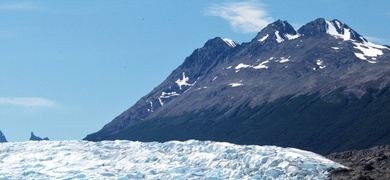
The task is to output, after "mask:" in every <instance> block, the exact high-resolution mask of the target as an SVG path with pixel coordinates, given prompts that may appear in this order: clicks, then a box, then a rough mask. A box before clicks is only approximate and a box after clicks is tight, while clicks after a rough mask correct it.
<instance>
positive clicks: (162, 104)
mask: <svg viewBox="0 0 390 180" xmlns="http://www.w3.org/2000/svg"><path fill="white" fill-rule="evenodd" d="M158 102H160V105H161V106H164V102H163V101H162V100H161V98H160V97H158Z"/></svg>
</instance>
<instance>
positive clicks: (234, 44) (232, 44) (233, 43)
mask: <svg viewBox="0 0 390 180" xmlns="http://www.w3.org/2000/svg"><path fill="white" fill-rule="evenodd" d="M222 40H223V41H225V43H226V44H227V45H229V46H230V47H236V46H237V43H236V42H234V41H233V40H231V39H228V38H222Z"/></svg>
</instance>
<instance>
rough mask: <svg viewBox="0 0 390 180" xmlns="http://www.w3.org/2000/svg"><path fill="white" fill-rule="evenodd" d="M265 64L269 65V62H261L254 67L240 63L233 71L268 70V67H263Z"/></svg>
mask: <svg viewBox="0 0 390 180" xmlns="http://www.w3.org/2000/svg"><path fill="white" fill-rule="evenodd" d="M267 63H269V60H266V61H263V62H261V63H259V64H258V65H255V66H252V65H248V64H244V63H240V64H238V65H237V66H236V67H235V68H234V69H236V72H238V71H239V70H240V69H243V68H253V69H268V66H266V65H265V64H267Z"/></svg>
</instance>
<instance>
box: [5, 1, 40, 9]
mask: <svg viewBox="0 0 390 180" xmlns="http://www.w3.org/2000/svg"><path fill="white" fill-rule="evenodd" d="M39 8H40V7H39V6H38V4H37V3H34V2H8V3H0V10H32V9H39Z"/></svg>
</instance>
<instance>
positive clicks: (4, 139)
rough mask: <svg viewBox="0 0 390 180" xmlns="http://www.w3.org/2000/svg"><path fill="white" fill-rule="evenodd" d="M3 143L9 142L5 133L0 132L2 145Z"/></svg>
mask: <svg viewBox="0 0 390 180" xmlns="http://www.w3.org/2000/svg"><path fill="white" fill-rule="evenodd" d="M2 142H8V141H7V139H6V138H5V136H4V134H3V132H1V131H0V143H2Z"/></svg>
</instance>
